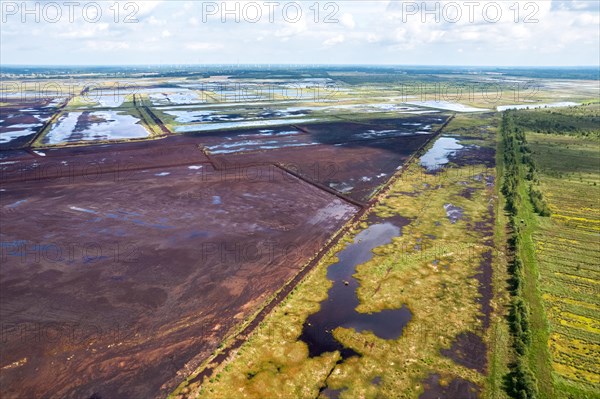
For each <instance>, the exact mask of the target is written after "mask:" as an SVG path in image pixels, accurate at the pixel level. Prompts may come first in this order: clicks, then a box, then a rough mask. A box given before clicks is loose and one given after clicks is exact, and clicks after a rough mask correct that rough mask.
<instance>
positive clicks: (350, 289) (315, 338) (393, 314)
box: [300, 223, 411, 358]
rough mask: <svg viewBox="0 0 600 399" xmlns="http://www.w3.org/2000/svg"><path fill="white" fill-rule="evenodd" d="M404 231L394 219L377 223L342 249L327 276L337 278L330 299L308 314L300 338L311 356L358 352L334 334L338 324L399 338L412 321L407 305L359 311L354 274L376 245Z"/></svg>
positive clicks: (385, 242)
mask: <svg viewBox="0 0 600 399" xmlns="http://www.w3.org/2000/svg"><path fill="white" fill-rule="evenodd" d="M399 235H400V228H399V227H397V226H395V225H393V224H391V223H380V224H374V225H372V226H370V227H369V228H367V229H366V230H364V231H362V232H361V233H359V234H358V235H357V236H356V238H355V239H354V243H352V244H350V245H348V246H347V247H346V248H345V249H343V250H342V251H341V252H340V253H338V255H337V256H338V259H339V261H338V262H337V263H335V264H333V265H331V266H329V269H328V270H327V278H329V280H331V281H333V286H332V287H331V288H330V289H329V293H328V294H329V296H328V298H327V300H325V301H323V302H321V309H320V310H319V312H317V313H314V314H312V315H310V316H309V317H308V319H307V320H306V322H305V323H304V328H303V330H302V335H301V336H300V339H301V340H302V341H304V342H306V343H307V344H308V349H309V353H310V356H311V357H315V356H319V355H321V354H322V353H325V352H333V351H336V350H339V351H340V353H341V355H342V357H343V358H348V357H350V356H354V355H358V354H357V353H356V352H355V351H353V350H352V349H350V348H345V347H344V346H343V345H342V344H341V343H339V342H338V341H337V340H336V339H335V338H334V337H333V335H332V331H333V330H335V329H336V328H337V327H345V328H353V329H354V330H356V331H359V332H360V331H371V332H373V333H374V334H375V335H376V336H378V337H379V338H382V339H397V338H398V337H400V335H401V334H402V329H403V328H404V326H405V325H406V324H407V323H408V322H409V320H410V318H411V313H410V311H409V310H408V308H407V307H405V306H403V307H402V308H400V309H393V310H392V309H386V310H383V311H381V312H379V313H371V314H366V313H358V312H357V311H356V307H357V306H358V305H359V300H358V297H357V296H356V289H357V288H358V282H357V281H356V280H355V279H354V278H353V277H352V276H353V274H354V273H356V266H358V265H360V264H362V263H365V262H367V261H369V260H370V259H371V257H372V256H373V253H372V252H371V251H372V250H373V249H374V248H376V247H379V246H382V245H385V244H389V243H390V242H391V241H392V238H393V237H397V236H399Z"/></svg>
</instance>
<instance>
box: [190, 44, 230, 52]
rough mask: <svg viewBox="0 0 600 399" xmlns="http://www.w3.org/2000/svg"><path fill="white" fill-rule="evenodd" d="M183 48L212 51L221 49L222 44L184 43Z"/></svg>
mask: <svg viewBox="0 0 600 399" xmlns="http://www.w3.org/2000/svg"><path fill="white" fill-rule="evenodd" d="M185 48H186V49H188V50H192V51H213V50H219V49H222V48H223V45H222V44H219V43H208V42H194V43H188V44H186V45H185Z"/></svg>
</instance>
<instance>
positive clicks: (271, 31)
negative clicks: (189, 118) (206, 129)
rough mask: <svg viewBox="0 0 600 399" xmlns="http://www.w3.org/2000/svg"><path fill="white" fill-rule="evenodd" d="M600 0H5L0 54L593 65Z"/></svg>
mask: <svg viewBox="0 0 600 399" xmlns="http://www.w3.org/2000/svg"><path fill="white" fill-rule="evenodd" d="M599 4H600V2H599V1H597V0H589V1H587V0H585V1H584V0H570V1H563V0H560V1H558V0H538V1H531V0H529V1H525V0H523V1H517V0H508V1H506V0H497V1H487V0H486V1H414V2H413V1H400V0H392V1H380V0H369V1H361V0H345V1H316V0H310V1H296V2H290V1H268V0H267V1H227V2H225V1H214V2H213V1H177V0H175V1H174V0H168V1H158V0H156V1H113V0H110V1H96V2H88V1H81V0H80V1H77V2H69V1H29V2H22V1H6V0H1V1H0V5H1V9H0V11H1V15H0V18H1V20H0V21H1V22H0V23H1V25H0V58H1V64H4V65H11V64H13V65H14V64H27V65H36V64H39V65H127V64H136V65H140V64H165V65H172V64H386V65H387V64H393V65H478V66H598V65H599V64H600V6H599ZM23 5H24V6H23Z"/></svg>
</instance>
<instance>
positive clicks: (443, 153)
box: [421, 137, 464, 172]
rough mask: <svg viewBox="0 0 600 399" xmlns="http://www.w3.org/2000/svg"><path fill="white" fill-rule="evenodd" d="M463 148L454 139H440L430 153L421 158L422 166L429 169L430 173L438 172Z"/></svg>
mask: <svg viewBox="0 0 600 399" xmlns="http://www.w3.org/2000/svg"><path fill="white" fill-rule="evenodd" d="M462 148H464V146H463V145H462V144H459V143H458V140H457V139H455V138H454V137H440V138H439V139H437V140H436V141H435V143H434V144H433V146H432V147H431V148H430V149H429V151H427V152H426V153H425V155H423V156H422V157H421V165H422V166H424V167H425V168H427V170H428V171H429V172H433V171H436V170H438V169H440V168H441V167H442V166H443V165H446V164H447V163H448V162H449V160H448V158H449V157H450V156H452V155H454V154H455V153H456V151H458V150H460V149H462Z"/></svg>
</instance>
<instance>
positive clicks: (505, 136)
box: [500, 111, 554, 399]
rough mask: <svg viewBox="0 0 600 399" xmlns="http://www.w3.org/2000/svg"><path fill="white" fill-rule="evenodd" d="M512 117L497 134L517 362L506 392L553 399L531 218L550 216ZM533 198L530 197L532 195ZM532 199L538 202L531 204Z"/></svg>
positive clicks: (522, 397)
mask: <svg viewBox="0 0 600 399" xmlns="http://www.w3.org/2000/svg"><path fill="white" fill-rule="evenodd" d="M514 114H515V113H514V112H512V111H507V112H506V113H505V114H504V117H503V120H502V125H501V130H500V132H501V135H502V148H503V161H504V170H503V181H502V188H501V191H502V194H503V195H504V197H505V199H506V212H507V213H508V229H509V233H508V242H507V248H508V252H509V254H508V255H509V264H508V267H509V271H510V273H511V276H512V277H511V294H512V301H511V309H510V313H509V326H510V330H511V334H512V347H513V350H514V353H515V361H514V362H513V363H512V364H511V367H510V368H511V371H510V373H509V374H508V375H507V376H506V379H505V382H506V386H505V388H506V391H507V393H508V394H509V396H510V397H512V398H516V399H534V398H538V397H541V398H548V399H550V398H554V395H553V392H552V386H553V384H552V375H551V369H550V362H549V354H548V350H547V340H548V327H547V321H546V319H545V314H544V308H543V306H542V303H541V298H540V293H539V291H538V287H537V276H538V273H537V267H536V264H535V258H534V248H533V241H532V238H531V235H532V229H533V228H534V226H535V216H534V213H533V212H531V208H532V207H533V209H534V211H535V212H537V213H539V214H545V213H546V212H549V210H548V209H547V205H546V204H545V202H544V199H543V196H542V195H541V192H539V190H537V188H536V183H535V182H536V179H537V177H536V176H537V169H536V166H535V163H534V162H533V160H532V158H531V151H530V150H529V148H528V146H527V140H526V138H525V133H524V131H523V129H522V128H520V127H518V126H517V125H516V124H515V120H514V118H515V117H514ZM532 193H534V194H532ZM532 200H535V201H537V203H536V204H535V205H532V204H531V202H532Z"/></svg>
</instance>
